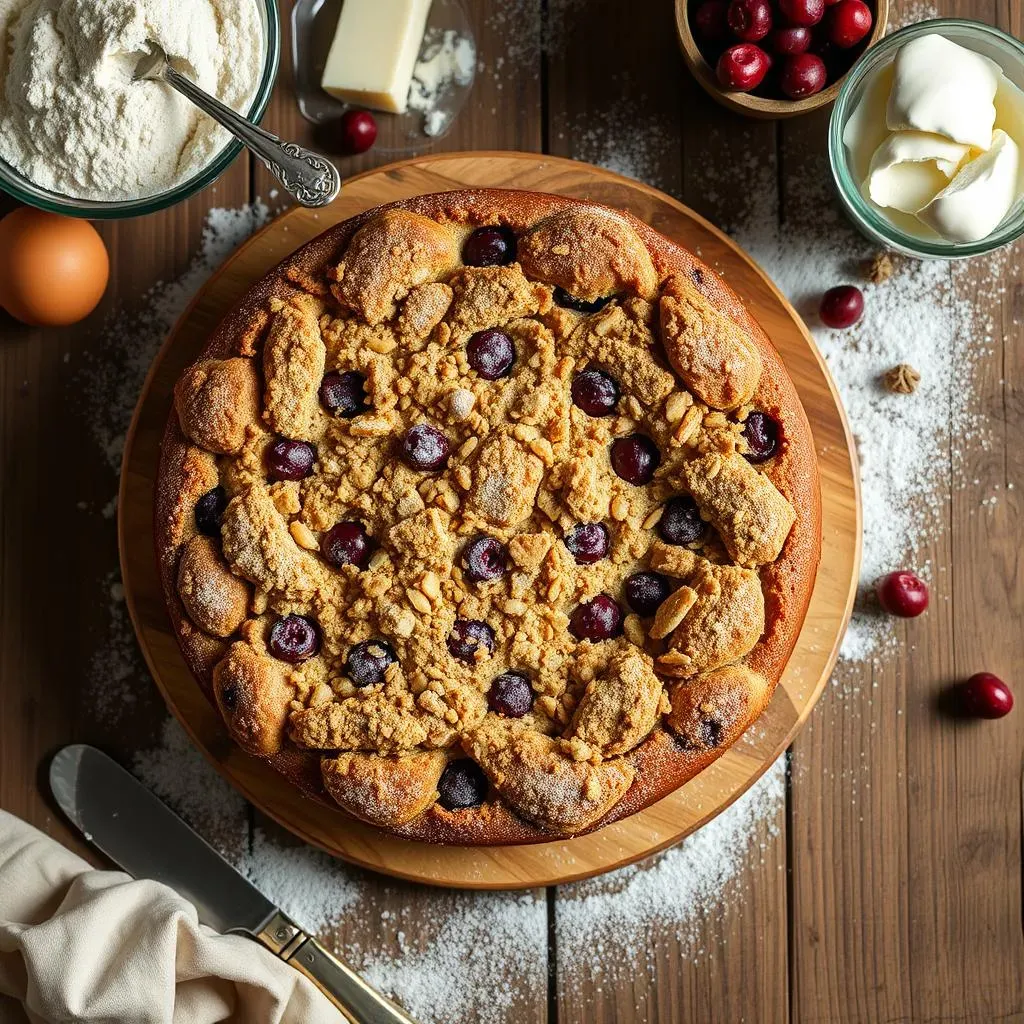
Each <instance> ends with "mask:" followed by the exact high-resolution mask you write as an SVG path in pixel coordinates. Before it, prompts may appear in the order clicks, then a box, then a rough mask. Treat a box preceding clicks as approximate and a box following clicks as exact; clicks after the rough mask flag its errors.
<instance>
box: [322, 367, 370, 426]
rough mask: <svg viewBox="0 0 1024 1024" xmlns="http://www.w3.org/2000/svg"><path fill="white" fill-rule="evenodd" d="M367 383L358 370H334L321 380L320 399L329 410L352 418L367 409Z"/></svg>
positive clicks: (346, 417)
mask: <svg viewBox="0 0 1024 1024" xmlns="http://www.w3.org/2000/svg"><path fill="white" fill-rule="evenodd" d="M365 384H366V378H365V377H364V376H363V375H362V374H361V373H360V372H359V371H358V370H346V371H345V372H344V373H339V372H338V371H337V370H332V371H331V372H330V373H327V374H324V379H323V380H322V381H321V382H320V401H321V403H323V407H324V408H325V409H326V410H327V411H328V412H330V413H334V414H335V415H336V416H341V417H343V418H344V419H346V420H350V419H351V418H352V417H353V416H358V415H359V414H360V413H362V412H366V410H367V405H366V391H365V390H364V385H365Z"/></svg>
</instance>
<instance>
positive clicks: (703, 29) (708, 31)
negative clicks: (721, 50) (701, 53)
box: [693, 0, 729, 43]
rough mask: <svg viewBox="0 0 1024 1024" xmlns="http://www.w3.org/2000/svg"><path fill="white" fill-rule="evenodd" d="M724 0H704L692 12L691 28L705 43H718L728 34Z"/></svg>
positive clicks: (726, 8) (727, 7)
mask: <svg viewBox="0 0 1024 1024" xmlns="http://www.w3.org/2000/svg"><path fill="white" fill-rule="evenodd" d="M728 10H729V5H728V3H726V0H704V3H702V4H701V5H700V6H699V7H698V8H697V9H696V10H695V11H694V12H693V30H694V33H695V34H696V36H697V37H698V38H699V39H701V40H703V41H704V42H705V43H720V42H721V41H722V40H723V39H725V38H726V36H727V35H728V34H729V23H728V20H727V13H726V12H727V11H728Z"/></svg>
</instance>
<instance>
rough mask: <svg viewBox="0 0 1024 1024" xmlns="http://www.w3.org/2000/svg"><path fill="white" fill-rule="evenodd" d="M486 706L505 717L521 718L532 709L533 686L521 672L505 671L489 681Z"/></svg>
mask: <svg viewBox="0 0 1024 1024" xmlns="http://www.w3.org/2000/svg"><path fill="white" fill-rule="evenodd" d="M487 706H488V707H489V708H490V709H491V710H492V711H496V712H497V713H498V714H499V715H504V716H505V717H506V718H522V717H523V715H527V714H529V713H530V711H531V710H532V709H533V687H532V686H531V685H530V680H529V679H527V678H526V676H524V675H523V674H522V672H505V673H504V674H503V675H500V676H498V678H497V679H495V680H494V682H493V683H491V688H490V690H488V691H487Z"/></svg>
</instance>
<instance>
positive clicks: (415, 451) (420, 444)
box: [400, 423, 452, 472]
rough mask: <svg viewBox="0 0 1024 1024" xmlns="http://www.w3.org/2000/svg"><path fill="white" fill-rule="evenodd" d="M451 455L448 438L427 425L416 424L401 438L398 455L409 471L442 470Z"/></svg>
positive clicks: (435, 428)
mask: <svg viewBox="0 0 1024 1024" xmlns="http://www.w3.org/2000/svg"><path fill="white" fill-rule="evenodd" d="M451 453H452V446H451V445H450V444H449V443H448V438H447V437H445V436H444V434H443V433H442V432H441V431H440V430H438V429H437V427H432V426H431V425H430V424H429V423H417V424H416V426H414V427H410V428H409V429H408V430H407V431H406V432H405V436H404V437H403V438H402V442H401V447H400V454H401V456H402V461H403V462H404V463H405V464H406V465H407V466H408V467H409V468H410V469H422V470H426V471H428V472H430V471H433V470H437V469H444V467H445V466H446V465H447V464H448V458H449V456H450V455H451Z"/></svg>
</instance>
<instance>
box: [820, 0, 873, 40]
mask: <svg viewBox="0 0 1024 1024" xmlns="http://www.w3.org/2000/svg"><path fill="white" fill-rule="evenodd" d="M871 22H872V18H871V8H870V7H868V5H867V4H866V3H863V2H862V0H839V3H837V4H836V5H835V6H834V7H833V8H832V9H831V10H830V11H829V12H828V21H827V23H826V26H825V28H826V32H827V33H828V38H829V41H830V42H833V43H835V44H836V46H838V47H841V48H842V49H844V50H848V49H849V48H850V47H851V46H856V45H857V44H858V43H859V42H860V41H861V40H862V39H863V38H864V37H865V36H866V35H867V34H868V33H869V32H870V31H871Z"/></svg>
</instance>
